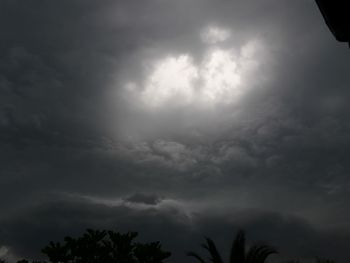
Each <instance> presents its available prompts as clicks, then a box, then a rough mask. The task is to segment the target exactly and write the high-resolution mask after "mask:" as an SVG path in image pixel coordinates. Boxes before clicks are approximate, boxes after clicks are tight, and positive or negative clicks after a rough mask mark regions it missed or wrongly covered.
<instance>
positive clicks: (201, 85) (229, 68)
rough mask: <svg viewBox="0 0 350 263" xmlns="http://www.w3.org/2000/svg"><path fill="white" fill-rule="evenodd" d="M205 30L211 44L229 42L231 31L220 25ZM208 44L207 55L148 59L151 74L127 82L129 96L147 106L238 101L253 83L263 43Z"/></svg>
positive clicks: (180, 55)
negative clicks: (231, 45) (260, 45)
mask: <svg viewBox="0 0 350 263" xmlns="http://www.w3.org/2000/svg"><path fill="white" fill-rule="evenodd" d="M203 32H204V33H203ZM203 32H202V38H203V41H204V40H205V41H204V42H209V43H217V42H220V41H225V40H227V39H228V38H229V37H230V34H231V33H230V31H228V30H226V29H222V28H216V27H208V28H206V29H205V30H204V31H203ZM204 45H205V46H204V47H205V48H204V53H203V56H202V57H201V58H197V59H196V60H195V59H194V57H192V56H191V55H190V54H178V55H168V56H166V57H164V58H160V59H158V60H156V61H148V62H146V67H147V69H150V70H149V73H148V74H147V75H148V76H146V77H145V79H143V80H142V81H141V82H140V83H139V84H136V82H133V81H130V82H128V83H127V84H126V85H124V87H125V90H126V91H127V92H129V95H127V96H129V98H133V99H135V98H136V99H137V100H138V102H140V103H138V104H139V105H143V106H144V107H145V108H146V109H160V108H162V107H167V108H169V106H170V107H175V108H176V107H182V106H191V107H195V108H197V109H198V108H200V109H205V108H212V107H213V106H216V105H227V104H230V103H233V102H235V101H237V100H238V99H239V98H240V97H241V95H242V94H244V93H245V92H246V91H247V90H248V89H249V87H250V86H252V83H253V81H252V75H253V74H254V73H255V72H256V69H257V67H258V65H259V61H260V60H261V59H260V58H259V54H258V53H259V43H258V42H257V41H250V42H247V43H246V44H244V45H242V46H241V47H239V48H237V47H231V48H227V47H226V48H222V47H220V46H219V45H207V44H204ZM131 93H132V94H131Z"/></svg>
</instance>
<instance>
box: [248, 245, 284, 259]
mask: <svg viewBox="0 0 350 263" xmlns="http://www.w3.org/2000/svg"><path fill="white" fill-rule="evenodd" d="M272 254H277V250H276V249H274V248H273V247H270V246H267V245H255V246H252V247H251V248H250V249H249V251H248V253H247V255H246V262H245V263H264V262H265V261H266V259H267V257H268V256H270V255H272Z"/></svg>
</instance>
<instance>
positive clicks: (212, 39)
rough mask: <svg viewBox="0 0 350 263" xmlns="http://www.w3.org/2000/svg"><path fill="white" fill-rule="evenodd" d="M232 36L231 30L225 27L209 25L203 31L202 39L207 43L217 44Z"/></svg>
mask: <svg viewBox="0 0 350 263" xmlns="http://www.w3.org/2000/svg"><path fill="white" fill-rule="evenodd" d="M230 37H231V31H230V30H228V29H225V28H220V27H215V26H209V27H207V28H205V29H204V30H203V31H202V33H201V39H202V41H203V42H204V43H207V44H216V43H219V42H223V41H226V40H227V39H229V38H230Z"/></svg>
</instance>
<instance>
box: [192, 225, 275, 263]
mask: <svg viewBox="0 0 350 263" xmlns="http://www.w3.org/2000/svg"><path fill="white" fill-rule="evenodd" d="M205 241H206V243H204V244H202V247H203V248H204V249H206V250H207V251H208V252H209V255H210V261H211V262H212V263H223V260H222V258H221V256H220V253H219V252H218V250H217V248H216V245H215V243H214V241H213V240H212V239H210V238H208V237H205ZM276 253H277V251H276V250H275V249H274V248H272V247H270V246H267V245H254V246H252V247H251V248H250V249H249V250H248V251H247V252H246V244H245V234H244V232H243V231H242V230H239V231H238V233H237V235H236V238H235V239H234V241H233V243H232V247H231V251H230V260H229V263H264V262H265V261H266V259H267V258H268V257H269V256H270V255H272V254H276ZM187 255H188V256H190V257H194V258H196V259H197V260H198V261H199V262H200V263H206V261H205V260H204V259H203V258H202V257H201V256H200V255H198V254H197V253H195V252H188V253H187Z"/></svg>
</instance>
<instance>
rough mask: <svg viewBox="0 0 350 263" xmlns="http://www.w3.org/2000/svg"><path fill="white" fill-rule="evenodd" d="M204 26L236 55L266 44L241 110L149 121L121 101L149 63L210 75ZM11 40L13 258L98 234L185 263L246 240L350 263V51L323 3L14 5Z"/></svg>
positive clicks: (7, 125)
mask: <svg viewBox="0 0 350 263" xmlns="http://www.w3.org/2000/svg"><path fill="white" fill-rule="evenodd" d="M209 24H217V25H220V26H224V27H226V28H230V29H231V30H232V37H231V40H230V41H231V42H229V45H231V46H233V47H234V48H235V49H236V50H239V48H240V47H242V46H244V45H245V44H246V43H247V42H249V41H250V40H252V39H259V41H260V42H261V43H262V47H263V48H262V51H263V56H262V58H263V59H261V61H260V65H259V68H258V70H257V71H256V72H255V73H256V76H255V78H253V79H252V83H253V84H254V85H253V84H252V85H251V86H252V87H251V88H250V89H249V90H248V92H247V93H246V94H245V95H244V96H243V97H242V99H241V100H240V101H239V102H237V103H236V104H234V105H229V106H225V107H219V108H217V109H216V110H214V111H212V112H210V113H209V112H208V111H207V112H203V111H199V110H196V109H193V108H191V107H190V106H186V107H183V108H182V109H179V108H177V109H176V110H174V109H172V108H171V107H169V108H163V109H162V110H160V111H158V112H157V111H156V112H153V113H150V112H147V111H145V110H144V108H142V107H141V106H140V105H138V104H137V103H136V102H135V101H134V100H133V98H132V97H125V96H123V95H124V93H123V88H124V84H125V82H127V81H130V80H132V81H135V82H137V83H141V84H142V82H143V79H144V78H145V77H147V76H145V74H146V73H147V71H144V67H143V66H144V63H145V61H146V62H147V61H151V60H152V59H160V58H162V57H163V56H166V55H168V54H171V55H178V54H183V53H187V54H191V56H192V57H193V58H194V61H195V62H197V61H200V58H201V56H202V55H203V54H204V52H205V50H204V47H203V44H202V43H201V42H200V37H199V36H200V31H201V30H202V29H203V27H205V26H207V25H209ZM0 32H1V36H0V38H1V41H0V146H1V147H0V167H1V168H0V182H1V188H2V190H1V199H0V208H1V211H2V213H1V215H0V245H1V246H3V247H6V248H9V249H10V250H9V252H8V256H10V254H11V253H12V254H11V255H13V256H14V257H16V256H25V257H38V251H39V250H40V248H41V247H42V246H43V245H45V244H46V243H47V241H48V240H50V239H60V238H62V237H63V236H62V234H63V233H64V234H65V233H66V234H70V233H72V234H77V235H78V234H79V233H80V231H82V230H83V229H84V228H85V227H91V226H93V227H101V228H114V229H115V228H116V229H118V230H121V231H125V230H128V229H130V230H136V231H140V234H141V238H142V237H143V238H145V239H149V240H152V239H159V240H161V241H162V242H163V243H164V244H165V247H167V248H169V249H170V250H173V251H174V257H173V259H172V262H179V261H180V260H181V261H183V260H186V259H185V258H184V256H183V251H185V250H188V249H196V247H197V244H198V243H199V242H201V238H202V236H203V235H209V236H213V237H214V238H216V239H217V240H218V242H219V244H220V246H221V247H222V248H223V249H224V248H227V246H228V244H229V243H230V242H231V239H232V236H233V233H234V231H236V230H237V228H238V227H245V228H246V229H247V230H248V234H249V237H251V238H252V239H253V240H255V239H257V240H266V241H269V242H270V243H272V244H277V245H279V246H280V250H281V251H282V252H283V253H284V255H283V256H291V257H292V256H297V257H301V258H303V257H305V258H308V257H312V256H314V255H320V256H328V257H331V258H334V259H337V260H338V261H339V262H345V261H347V260H349V256H348V255H347V253H346V252H347V248H346V243H348V241H349V239H350V233H349V231H350V229H349V227H348V222H349V219H350V213H349V210H348V208H347V207H348V205H347V204H348V201H349V198H350V196H349V190H350V181H349V178H348V174H349V164H348V156H350V153H349V143H350V136H349V134H350V133H349V130H350V129H349V128H350V127H349V113H350V111H349V107H348V105H347V101H348V99H349V96H350V94H349V85H350V79H349V75H348V70H349V66H350V65H349V63H350V62H349V61H350V60H349V52H348V50H347V49H346V47H345V46H343V45H341V44H338V43H337V42H335V41H334V40H333V39H332V36H331V34H330V33H329V32H328V29H327V28H326V26H325V24H324V23H323V21H322V18H321V16H320V14H319V12H318V10H317V8H316V6H315V4H314V2H313V1H301V0H300V1H293V2H291V1H271V0H264V1H224V0H222V1H215V2H213V1H209V0H208V1H199V0H190V1H176V2H174V1H173V2H167V1H160V0H152V1H148V2H147V3H140V2H138V1H127V2H126V1H108V0H105V1H90V0H88V1H80V0H74V1H68V0H64V1H55V2H53V1H50V2H44V1H39V0H35V1H30V3H29V2H28V1H21V0H16V1H13V0H3V1H1V2H0ZM141 86H142V85H141ZM130 138H131V139H130ZM139 203H141V204H139ZM164 230H166V231H164ZM230 231H231V232H230ZM64 234H63V235H64ZM169 236H170V237H172V238H170V239H169ZM329 240H332V242H331V243H332V244H331V245H330V242H329ZM184 241H186V242H184ZM184 244H186V246H185V245H184ZM187 246H188V247H187ZM2 251H4V250H2ZM0 254H1V253H0ZM187 260H188V259H187Z"/></svg>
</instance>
